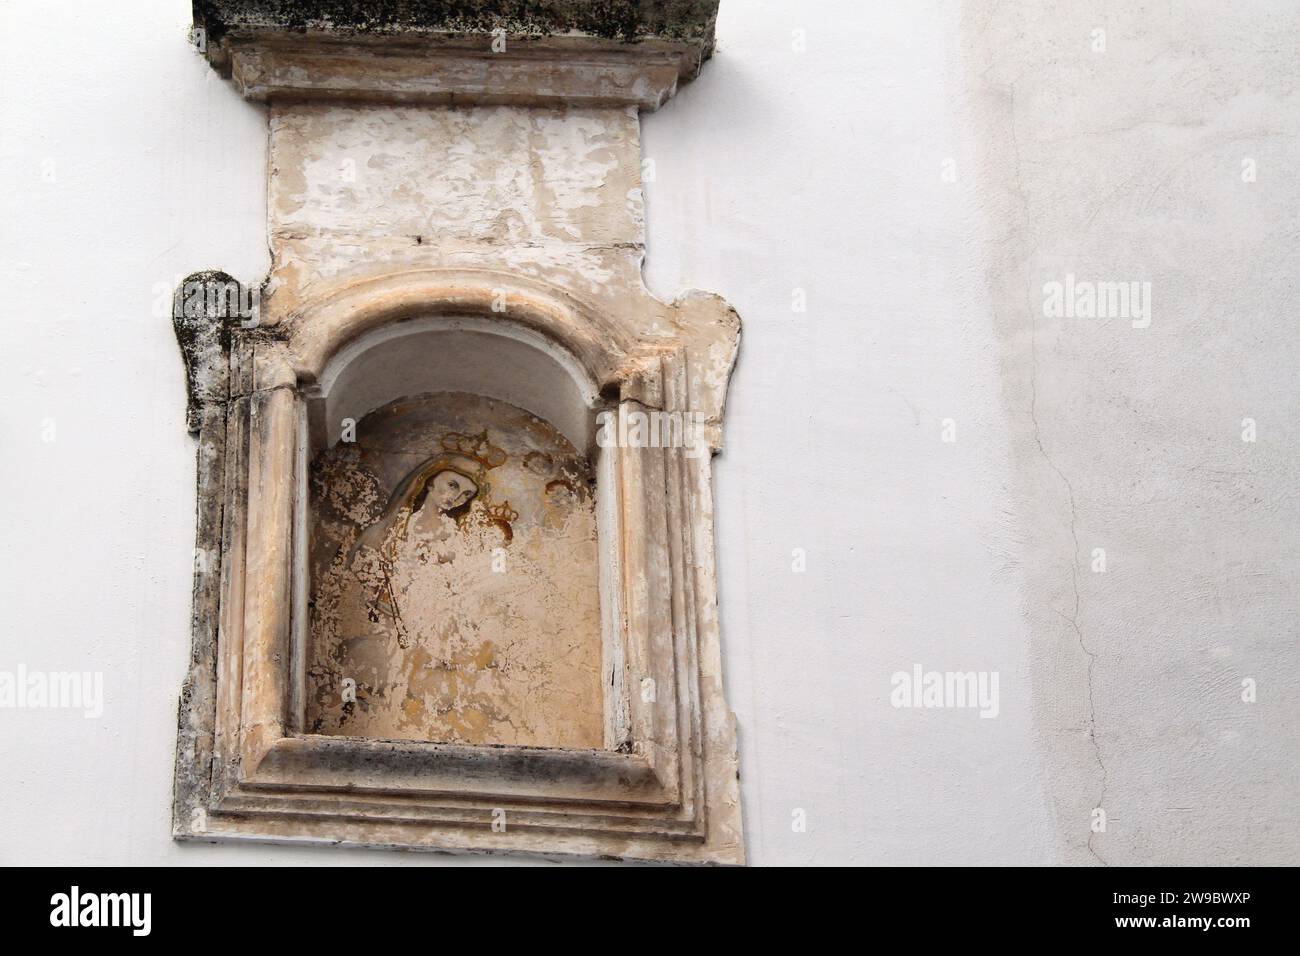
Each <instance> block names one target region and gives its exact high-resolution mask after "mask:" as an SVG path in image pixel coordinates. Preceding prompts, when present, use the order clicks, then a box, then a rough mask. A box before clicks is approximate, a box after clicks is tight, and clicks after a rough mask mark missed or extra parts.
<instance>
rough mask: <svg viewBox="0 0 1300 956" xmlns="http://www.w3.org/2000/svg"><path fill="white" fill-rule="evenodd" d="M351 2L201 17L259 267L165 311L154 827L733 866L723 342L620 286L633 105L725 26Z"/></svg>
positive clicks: (631, 13) (679, 305)
mask: <svg viewBox="0 0 1300 956" xmlns="http://www.w3.org/2000/svg"><path fill="white" fill-rule="evenodd" d="M338 6H339V5H338V4H333V5H331V17H330V18H329V19H325V18H324V17H321V18H319V19H314V18H313V17H312V16H311V14H310V10H311V9H312V5H311V4H302V5H295V7H294V9H295V11H296V12H295V16H294V19H293V22H286V21H284V20H283V19H281V18H282V16H283V15H282V14H281V13H280V12H278V11H280V10H282V8H283V5H282V4H270V3H268V4H261V3H252V2H247V0H241V2H239V3H229V4H226V3H221V2H215V3H214V2H206V3H196V4H195V16H196V26H198V27H199V28H200V29H201V30H202V31H203V35H204V36H205V37H206V41H207V50H206V52H207V55H208V57H209V58H210V59H211V60H212V62H213V63H214V65H215V66H217V67H218V68H219V69H222V70H225V71H228V72H229V73H230V75H231V76H232V77H233V78H234V79H235V81H236V85H237V86H238V87H239V89H240V90H241V91H242V92H243V93H244V94H245V95H246V96H249V97H252V98H255V99H260V100H264V101H266V102H267V103H268V104H269V106H270V109H269V117H270V134H271V140H270V150H271V161H270V163H269V167H270V174H269V182H268V195H269V204H268V205H269V211H270V215H269V219H270V240H271V248H272V253H273V267H272V271H271V274H270V275H269V276H268V277H267V278H266V280H265V281H263V282H262V283H261V284H260V287H258V288H249V287H248V286H244V285H241V284H240V283H238V282H237V281H236V280H234V279H233V278H231V277H230V276H227V275H225V274H224V273H218V272H202V273H195V274H194V275H192V276H190V277H189V278H188V279H187V280H186V281H185V283H184V284H183V286H182V287H181V289H179V290H178V291H177V296H176V309H175V312H174V321H175V325H176V331H177V336H178V339H179V341H180V343H181V350H182V355H183V357H184V359H185V364H186V370H187V376H188V386H189V396H190V409H189V425H190V428H191V430H192V431H193V432H195V433H196V434H197V435H198V441H199V455H198V464H199V513H198V542H197V543H198V546H197V548H196V552H195V553H196V569H195V570H196V573H195V592H194V619H193V653H192V658H191V666H190V671H189V675H188V677H187V679H186V683H185V687H184V690H183V693H182V699H181V710H180V736H179V744H178V752H177V772H176V792H175V818H174V833H175V836H176V837H177V838H178V839H185V840H253V841H272V842H275V841H284V842H296V843H302V842H306V843H322V844H334V845H337V844H342V845H353V846H369V847H394V848H405V849H427V850H441V851H450V852H492V853H528V854H542V855H548V856H552V855H553V856H560V855H579V856H586V857H602V858H617V859H631V860H658V861H671V862H680V863H724V864H736V863H742V862H743V861H744V850H743V836H742V828H741V819H740V803H739V784H738V769H737V760H736V751H735V729H734V721H733V718H732V715H731V713H730V711H729V709H728V708H727V705H726V701H725V698H724V695H723V686H722V675H721V650H720V635H719V629H718V619H717V603H716V584H715V578H714V559H713V553H714V552H713V518H712V515H713V497H712V474H711V458H712V455H713V454H715V453H716V452H718V451H719V450H720V445H721V434H722V412H723V404H724V398H725V393H726V387H727V380H728V378H729V376H730V372H731V368H732V365H733V363H734V360H735V355H736V349H737V345H738V340H739V320H738V319H737V317H736V315H735V312H734V311H733V310H732V309H731V308H730V307H729V306H727V305H726V303H725V302H723V301H722V300H720V299H718V298H717V297H716V296H712V295H707V294H703V293H691V294H689V295H687V296H685V297H683V298H681V299H679V300H678V301H677V302H674V303H663V302H660V301H658V300H656V299H655V298H654V297H653V296H651V295H650V294H649V293H648V292H647V291H646V290H645V288H644V286H643V285H642V283H641V279H640V266H641V258H642V256H643V254H644V235H643V215H642V209H641V195H640V179H639V169H640V147H639V135H638V133H639V119H638V114H639V112H640V111H641V110H644V109H653V108H655V107H656V106H658V105H660V104H661V103H662V102H663V101H664V100H665V99H666V98H667V97H668V96H670V95H671V93H672V91H673V90H674V89H675V87H676V84H677V82H678V81H679V80H682V79H689V78H690V77H691V76H693V75H694V74H695V72H696V71H698V69H699V67H700V64H701V63H702V61H703V60H704V59H705V58H706V57H707V55H708V53H709V51H710V49H711V44H712V25H713V16H714V14H715V12H716V3H713V4H711V3H697V4H688V5H681V4H670V3H639V4H628V5H627V10H625V11H623V13H624V14H625V15H624V16H622V17H621V18H618V20H617V22H618V23H619V24H620V27H619V30H618V31H611V30H608V29H606V26H605V21H604V20H600V19H599V18H598V19H597V20H591V19H590V15H589V14H575V13H572V12H571V10H572V8H574V7H575V6H581V5H573V4H567V3H559V2H556V3H546V2H542V3H537V4H530V5H528V9H529V10H530V11H531V12H530V13H529V14H528V18H529V19H527V20H526V21H521V20H519V19H518V18H517V17H516V18H514V19H507V18H504V17H502V16H500V15H497V14H495V13H493V12H492V8H493V5H492V4H479V5H477V8H480V9H481V11H482V13H481V16H479V15H476V16H475V17H471V18H469V19H468V20H467V19H465V18H461V19H459V20H457V21H456V22H455V23H447V22H440V21H438V20H437V19H436V17H434V16H433V15H427V16H424V15H421V16H416V15H413V14H411V13H409V8H410V7H412V5H403V4H399V5H396V6H394V8H393V9H394V10H395V11H404V12H401V15H400V16H399V15H397V14H394V16H392V17H377V16H374V15H373V11H371V15H369V16H367V17H365V18H364V19H358V21H357V22H354V23H352V22H341V21H340V20H339V18H338V10H337V7H338ZM371 6H375V5H371ZM378 6H380V7H383V6H384V5H383V4H380V5H378ZM501 6H502V7H503V8H506V7H509V9H511V10H513V9H514V8H515V7H516V6H518V5H508V4H503V5H501ZM615 6H617V4H616V5H615ZM304 11H305V12H304ZM682 11H685V12H684V13H683V12H682ZM584 18H586V19H584ZM236 306H237V307H236ZM629 422H631V423H633V427H632V428H630V429H629V428H627V427H625V426H626V425H627V424H628V423H629ZM646 424H649V428H648V430H647V428H646V427H645V426H646Z"/></svg>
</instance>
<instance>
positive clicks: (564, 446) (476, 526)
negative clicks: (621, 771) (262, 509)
mask: <svg viewBox="0 0 1300 956" xmlns="http://www.w3.org/2000/svg"><path fill="white" fill-rule="evenodd" d="M593 492H594V481H593V478H592V473H591V466H590V464H589V462H588V461H587V459H586V458H585V457H584V456H582V455H580V454H579V453H578V452H577V450H576V449H575V448H574V447H573V445H572V444H570V443H569V442H568V441H567V440H566V439H565V438H564V437H563V436H562V435H560V434H559V432H557V431H556V430H555V429H554V428H553V427H552V426H551V425H550V424H548V423H547V422H545V421H543V420H541V419H539V418H537V417H536V416H534V415H532V414H530V413H528V412H526V411H524V410H522V409H519V408H516V407H514V406H512V405H507V404H505V403H503V402H498V401H494V400H492V399H487V398H483V397H481V396H477V395H469V394H465V393H460V392H437V393H431V394H427V395H422V396H418V397H414V398H406V399H401V400H399V401H396V402H393V403H391V404H389V405H386V406H384V407H383V408H380V409H378V410H376V411H374V412H372V413H371V414H370V415H368V416H366V417H365V418H364V419H362V420H361V421H360V422H358V423H357V426H356V434H355V441H352V442H348V441H340V442H338V443H337V444H336V445H335V446H334V447H333V448H330V449H327V450H325V451H323V452H321V453H320V454H319V455H318V456H317V457H316V459H315V461H314V462H313V463H312V467H311V475H310V492H309V494H310V507H311V516H312V518H311V531H310V533H311V559H310V566H311V597H310V602H309V611H310V621H311V635H310V641H309V644H310V647H309V649H308V655H307V702H306V727H305V729H306V730H307V732H309V733H318V734H344V735H348V736H361V737H371V738H379V739H396V740H427V741H440V742H450V743H465V744H518V745H529V746H546V747H573V748H598V747H601V746H602V745H603V743H604V731H603V704H602V697H601V683H600V672H601V635H600V603H599V593H598V576H597V574H598V572H597V550H596V519H595V505H594V494H593Z"/></svg>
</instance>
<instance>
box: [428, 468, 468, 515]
mask: <svg viewBox="0 0 1300 956" xmlns="http://www.w3.org/2000/svg"><path fill="white" fill-rule="evenodd" d="M476 494H478V485H476V484H475V483H474V482H473V481H471V480H470V479H468V478H466V477H465V476H464V475H462V474H461V473H460V472H458V471H449V470H444V471H440V472H438V474H436V475H434V477H433V481H431V482H429V498H430V500H431V501H432V502H433V503H434V505H435V506H436V507H437V509H438V510H439V511H442V512H448V511H452V510H454V509H456V508H459V507H461V506H462V505H464V504H466V503H467V502H469V501H470V500H471V499H472V498H473V497H474V496H475V495H476Z"/></svg>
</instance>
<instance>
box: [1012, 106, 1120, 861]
mask: <svg viewBox="0 0 1300 956" xmlns="http://www.w3.org/2000/svg"><path fill="white" fill-rule="evenodd" d="M1007 95H1008V98H1009V102H1010V119H1011V122H1010V132H1011V149H1012V154H1013V159H1014V166H1013V169H1014V171H1015V177H1016V193H1017V195H1018V196H1019V198H1020V203H1021V207H1022V208H1023V210H1024V213H1025V222H1026V224H1027V227H1028V228H1032V225H1030V224H1031V223H1032V218H1031V217H1030V215H1029V201H1028V200H1027V199H1026V198H1025V189H1024V185H1023V184H1022V182H1021V180H1020V167H1021V159H1020V141H1019V138H1018V136H1017V134H1016V90H1015V85H1014V84H1011V85H1009V86H1008V87H1007ZM1025 298H1026V301H1025V314H1026V315H1027V316H1028V318H1029V322H1030V326H1029V419H1030V422H1031V423H1032V424H1033V429H1034V430H1033V438H1034V444H1035V445H1036V446H1037V448H1038V452H1039V454H1040V455H1041V456H1042V459H1043V461H1044V462H1046V464H1047V466H1048V468H1050V469H1051V470H1052V471H1053V472H1054V473H1055V474H1056V476H1057V478H1059V479H1060V480H1061V483H1062V484H1063V485H1065V493H1066V500H1067V501H1068V502H1069V505H1070V540H1071V541H1072V542H1073V544H1074V550H1073V553H1072V554H1071V556H1070V586H1071V590H1072V591H1073V594H1074V608H1073V610H1072V612H1071V613H1070V614H1068V615H1067V614H1065V613H1063V612H1062V611H1060V610H1059V609H1057V608H1053V611H1055V612H1056V613H1057V614H1058V615H1059V616H1060V617H1061V618H1062V619H1063V620H1065V621H1066V622H1067V623H1068V624H1069V625H1070V627H1071V629H1073V631H1074V634H1075V637H1076V638H1077V640H1078V643H1079V649H1080V650H1081V651H1083V653H1084V655H1085V656H1086V657H1087V658H1088V668H1087V691H1088V740H1089V742H1091V744H1092V749H1093V754H1094V756H1095V758H1096V761H1097V767H1098V769H1100V770H1101V792H1100V793H1099V794H1098V796H1097V803H1096V807H1098V808H1102V809H1103V811H1104V807H1105V802H1106V794H1107V792H1108V791H1109V790H1110V773H1109V771H1108V770H1107V768H1106V762H1105V760H1104V758H1103V757H1102V753H1101V743H1100V742H1099V741H1098V740H1097V706H1096V701H1095V699H1094V697H1093V671H1094V669H1095V667H1096V665H1097V656H1098V655H1097V652H1096V651H1094V650H1092V649H1091V648H1089V647H1088V643H1087V641H1086V640H1085V639H1084V636H1083V628H1082V627H1081V626H1080V624H1079V616H1080V607H1081V603H1082V598H1081V595H1080V593H1079V530H1078V520H1079V511H1078V506H1077V503H1076V501H1075V496H1074V486H1073V485H1072V484H1071V483H1070V479H1069V478H1067V477H1066V475H1065V472H1064V471H1062V470H1061V467H1060V466H1059V465H1058V464H1057V463H1056V462H1055V461H1053V460H1052V457H1051V455H1049V454H1048V453H1047V449H1046V447H1045V446H1044V445H1043V438H1042V426H1041V425H1040V423H1039V421H1038V334H1037V323H1036V321H1035V315H1034V303H1033V300H1032V299H1031V298H1030V296H1029V288H1028V286H1026V287H1025ZM1096 835H1097V834H1096V831H1094V830H1093V829H1092V827H1091V825H1090V826H1089V830H1088V843H1087V847H1088V852H1089V853H1090V854H1091V855H1092V856H1093V858H1094V859H1096V860H1097V862H1098V863H1100V864H1101V865H1102V866H1109V865H1110V864H1109V863H1107V861H1106V860H1105V859H1104V858H1103V857H1102V856H1101V854H1099V853H1098V852H1097V849H1096V847H1095V846H1094V845H1093V841H1094V839H1095V837H1096Z"/></svg>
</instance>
